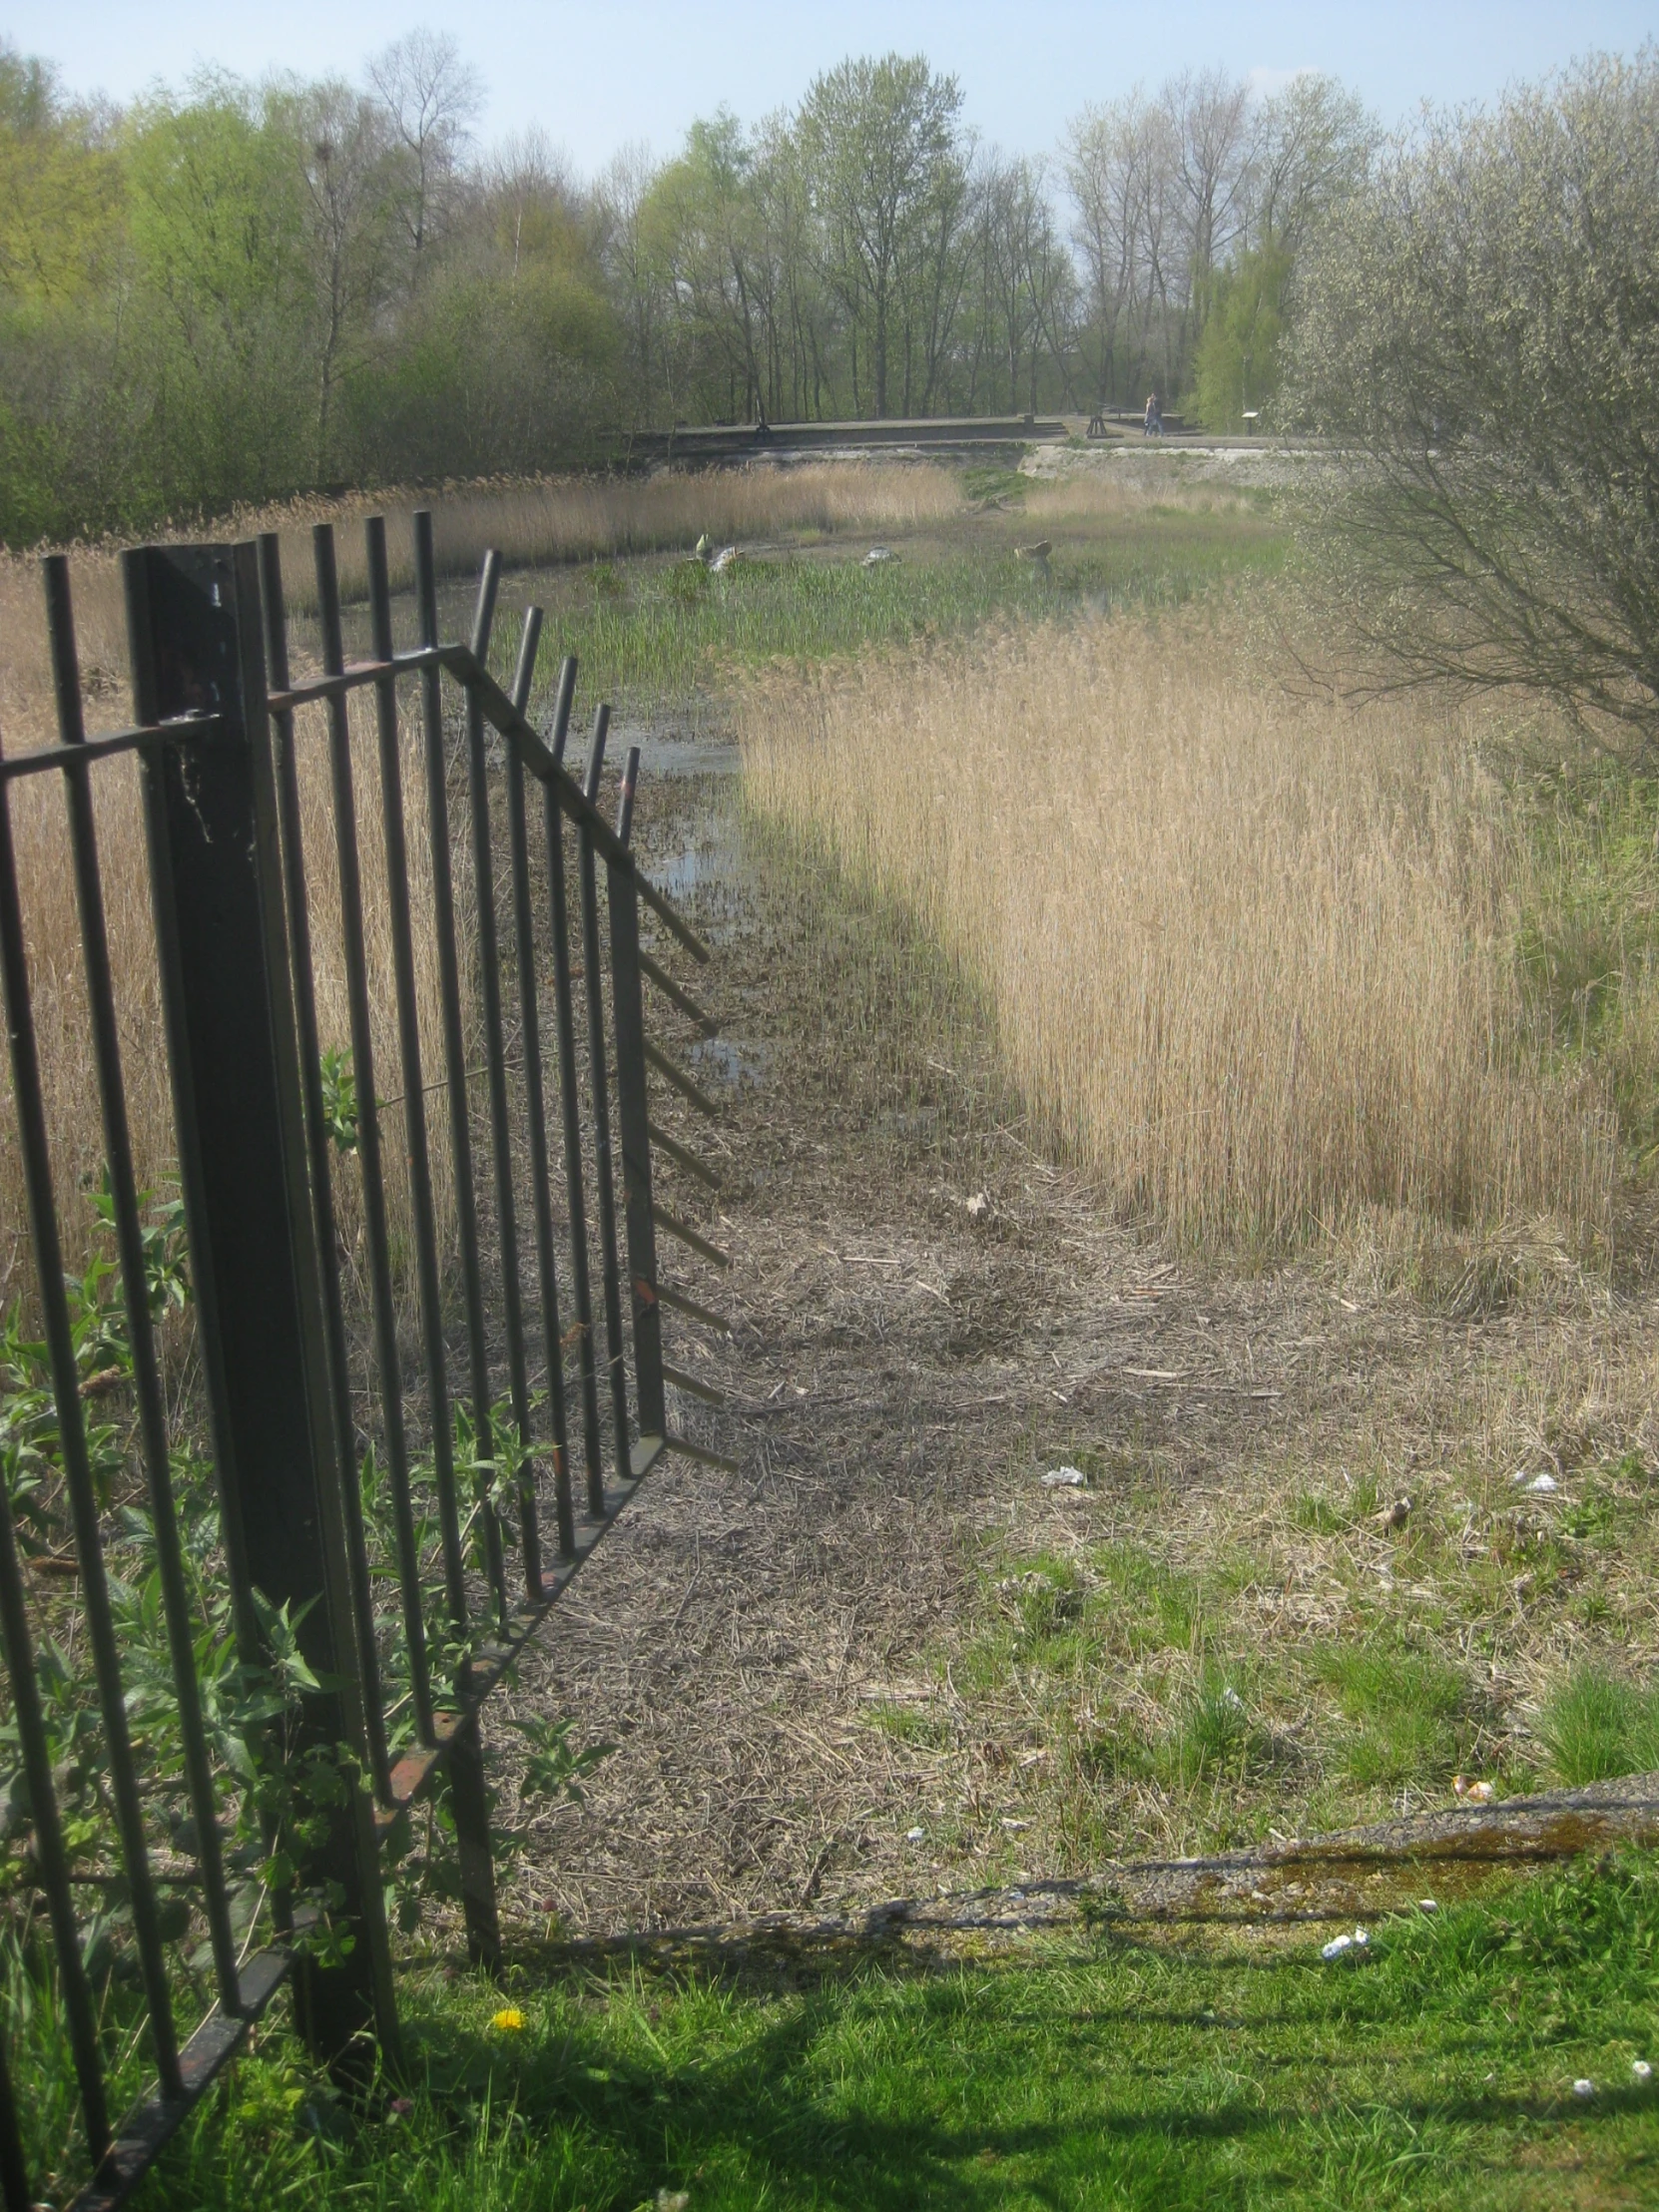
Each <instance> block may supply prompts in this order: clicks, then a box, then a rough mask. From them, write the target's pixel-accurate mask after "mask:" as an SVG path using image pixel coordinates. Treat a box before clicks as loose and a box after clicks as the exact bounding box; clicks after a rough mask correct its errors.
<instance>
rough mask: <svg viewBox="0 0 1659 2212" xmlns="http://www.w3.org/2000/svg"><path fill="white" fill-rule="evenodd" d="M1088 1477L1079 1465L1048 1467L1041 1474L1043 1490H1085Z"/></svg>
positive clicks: (1087, 1484)
mask: <svg viewBox="0 0 1659 2212" xmlns="http://www.w3.org/2000/svg"><path fill="white" fill-rule="evenodd" d="M1088 1486H1089V1478H1088V1476H1087V1475H1086V1474H1085V1473H1084V1472H1083V1470H1082V1468H1081V1467H1050V1468H1049V1470H1048V1472H1047V1473H1046V1474H1045V1475H1044V1476H1043V1488H1044V1489H1045V1490H1086V1489H1087V1488H1088Z"/></svg>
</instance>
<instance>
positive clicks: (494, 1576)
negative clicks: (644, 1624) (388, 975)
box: [377, 507, 507, 1966]
mask: <svg viewBox="0 0 1659 2212" xmlns="http://www.w3.org/2000/svg"><path fill="white" fill-rule="evenodd" d="M414 559H415V600H416V606H417V610H418V615H419V621H420V642H421V644H422V645H423V646H435V645H436V644H437V642H438V591H437V568H436V564H435V562H434V560H433V558H432V517H431V513H430V511H429V510H428V509H427V508H424V507H423V508H420V509H419V510H418V511H417V512H416V514H415V517H414ZM377 596H378V597H379V598H380V599H381V601H382V602H383V604H384V605H385V607H386V608H387V610H388V613H387V619H386V634H387V638H388V642H389V635H390V618H389V608H390V598H389V595H388V594H386V593H385V592H384V590H383V587H377ZM490 611H491V610H490V609H489V608H488V607H485V606H480V609H479V614H480V618H481V620H480V623H478V624H476V625H475V626H474V634H475V635H476V633H477V630H478V629H479V628H481V629H482V630H483V632H484V637H485V642H486V643H487V642H488V628H489V625H488V616H489V613H490ZM421 719H422V726H423V727H422V735H423V738H424V743H425V756H426V807H427V817H428V821H427V827H428V830H429V831H430V833H431V842H432V887H433V903H434V907H435V912H434V916H433V926H434V929H435V932H436V936H437V944H438V970H439V979H440V986H441V991H442V998H443V1030H444V1056H445V1059H446V1061H447V1063H448V1065H447V1076H448V1090H449V1126H450V1136H451V1140H452V1144H453V1149H454V1158H455V1180H456V1190H455V1200H456V1208H457V1213H458V1217H459V1222H460V1230H461V1273H462V1284H463V1289H464V1291H465V1296H466V1310H467V1344H468V1349H469V1351H470V1354H471V1362H472V1390H473V1405H474V1408H475V1418H476V1409H477V1408H478V1407H479V1406H480V1405H481V1406H482V1408H483V1415H484V1420H483V1425H482V1427H481V1428H479V1429H478V1431H477V1437H476V1448H477V1450H478V1452H479V1454H480V1455H486V1454H487V1453H488V1451H489V1449H490V1430H489V1367H488V1361H487V1358H486V1354H485V1346H484V1335H483V1328H484V1318H483V1292H482V1288H481V1285H480V1282H479V1275H478V1221H477V1214H476V1211H475V1206H474V1199H473V1189H472V1143H471V1137H470V1134H469V1131H468V1125H467V1104H466V1065H465V1061H464V1059H463V1058H462V1051H463V1043H462V1036H461V993H460V980H459V974H458V971H457V963H456V957H455V903H454V888H453V882H452V878H451V874H450V866H449V802H448V794H447V791H446V789H445V784H444V759H443V691H442V685H441V680H440V678H439V675H438V671H437V669H436V667H435V666H434V667H432V668H430V669H428V670H426V671H425V672H424V673H423V676H422V680H421ZM477 1510H478V1512H479V1513H480V1514H481V1515H482V1519H483V1528H484V1557H485V1562H486V1564H487V1566H488V1569H489V1573H490V1584H491V1588H492V1589H493V1591H494V1593H495V1601H496V1604H497V1606H498V1607H499V1608H500V1610H501V1612H502V1613H503V1614H504V1613H505V1612H506V1609H507V1591H506V1580H505V1577H504V1575H503V1572H502V1564H501V1536H500V1531H499V1530H498V1529H497V1527H496V1525H495V1508H494V1506H493V1505H492V1504H491V1503H490V1501H489V1499H488V1497H487V1496H486V1497H483V1498H480V1499H479V1501H478V1506H477ZM467 1671H468V1670H466V1669H465V1668H463V1670H462V1687H463V1689H464V1687H465V1682H466V1678H467ZM449 1794H450V1804H451V1806H452V1808H453V1810H454V1815H455V1847H456V1852H457V1855H458V1857H459V1859H460V1868H461V1905H462V1911H463V1912H464V1914H465V1916H466V1934H467V1947H468V1949H469V1951H470V1953H471V1955H472V1958H473V1960H474V1961H475V1963H477V1964H480V1965H487V1966H493V1965H494V1964H495V1963H496V1961H497V1960H498V1959H499V1958H500V1956H501V1927H500V1922H499V1920H498V1918H497V1914H496V1905H495V1862H494V1859H493V1856H492V1854H491V1851H490V1823H489V1795H488V1792H487V1790H486V1788H485V1784H484V1758H483V1750H482V1747H481V1746H480V1744H479V1741H478V1729H477V1725H476V1722H473V1723H470V1724H468V1725H463V1726H462V1727H461V1728H460V1730H459V1731H458V1732H457V1734H456V1736H455V1738H454V1740H453V1742H452V1744H451V1746H450V1752H449Z"/></svg>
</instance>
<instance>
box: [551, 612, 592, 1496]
mask: <svg viewBox="0 0 1659 2212" xmlns="http://www.w3.org/2000/svg"><path fill="white" fill-rule="evenodd" d="M575 696H576V662H575V659H574V658H573V657H572V656H570V655H567V656H566V657H565V661H564V663H563V665H562V667H561V668H560V670H559V699H558V706H557V708H556V709H555V712H554V717H553V737H552V753H553V760H554V763H555V765H556V766H557V765H560V764H562V763H563V760H564V752H565V740H566V738H567V737H568V736H569V733H570V710H571V705H572V703H573V701H574V699H575ZM542 813H543V828H544V830H545V833H546V839H547V895H548V909H549V914H550V917H551V920H552V925H553V1005H554V1026H555V1028H556V1029H557V1032H558V1042H559V1096H560V1102H561V1105H562V1108H563V1113H564V1153H565V1208H566V1211H567V1212H568V1213H569V1215H570V1296H571V1304H572V1305H573V1307H574V1308H575V1310H576V1361H577V1372H578V1374H579V1375H580V1377H581V1383H582V1450H583V1458H584V1461H585V1463H586V1466H587V1472H588V1511H589V1512H590V1513H596V1514H597V1513H603V1512H604V1510H605V1464H604V1458H603V1455H602V1452H601V1447H600V1442H599V1367H598V1362H597V1360H596V1358H595V1355H594V1344H593V1294H592V1292H591V1290H590V1288H589V1284H588V1218H587V1206H586V1203H585V1200H584V1198H583V1192H582V1107H581V1099H580V1095H579V1093H578V1090H577V1080H576V999H575V992H574V981H575V978H574V977H573V976H572V974H571V969H570V918H569V908H568V901H567V897H566V891H565V828H564V813H563V810H562V809H561V807H560V805H559V801H558V797H557V795H556V793H555V792H554V790H553V787H552V785H551V784H548V785H544V786H543V789H542Z"/></svg>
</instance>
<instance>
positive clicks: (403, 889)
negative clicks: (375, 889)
mask: <svg viewBox="0 0 1659 2212" xmlns="http://www.w3.org/2000/svg"><path fill="white" fill-rule="evenodd" d="M366 537H367V545H368V590H369V612H370V621H371V623H372V625H373V631H374V636H375V638H376V640H378V641H379V643H380V644H383V645H384V648H385V654H384V656H383V657H385V658H389V657H390V653H391V587H390V583H389V580H388V577H387V571H386V530H385V524H384V522H383V521H382V520H381V518H380V517H379V516H378V515H373V516H370V518H369V520H368V523H367V525H366ZM376 650H378V646H377V647H376ZM431 680H432V682H433V683H434V684H435V683H436V682H437V675H436V672H435V671H433V672H432V678H431ZM386 688H387V692H388V694H389V697H387V698H381V697H380V694H379V687H378V686H377V687H376V704H377V706H378V709H379V717H378V735H379V741H380V811H381V826H382V831H383V835H384V839H385V854H386V905H387V918H388V921H389V924H390V928H391V966H392V982H393V989H394V992H395V995H396V999H397V1043H398V1060H399V1064H400V1066H401V1069H402V1075H403V1136H404V1157H405V1159H406V1160H407V1162H408V1168H409V1209H410V1212H411V1213H412V1214H413V1216H414V1243H415V1273H416V1275H417V1277H418V1279H419V1286H420V1326H421V1344H422V1353H423V1358H424V1364H425V1369H426V1403H427V1408H428V1413H429V1416H430V1419H431V1423H432V1473H433V1479H434V1481H435V1483H436V1486H437V1493H438V1534H439V1541H440V1544H441V1546H442V1551H443V1581H444V1595H445V1598H446V1600H447V1603H448V1607H449V1621H450V1627H451V1629H452V1630H453V1632H454V1635H455V1639H456V1641H457V1642H458V1643H460V1644H463V1645H464V1644H465V1642H466V1640H467V1636H468V1633H469V1629H468V1607H467V1601H466V1566H465V1562H464V1560H463V1558H462V1555H461V1520H460V1508H459V1505H458V1504H457V1501H456V1495H455V1430H454V1422H453V1419H452V1417H451V1413H450V1404H449V1366H448V1361H449V1355H448V1350H447V1348H446V1346H445V1344H444V1336H443V1281H442V1276H441V1273H440V1271H439V1266H438V1232H437V1211H436V1208H435V1206H434V1204H433V1200H432V1162H431V1154H430V1151H429V1150H428V1146H427V1133H426V1083H425V1077H424V1074H423V1072H422V1065H421V1051H420V1001H419V995H418V992H417V990H416V985H415V964H414V940H413V932H412V927H411V923H410V914H411V911H412V908H411V903H410V897H409V848H408V832H407V830H406V827H405V824H404V820H403V765H402V757H401V753H400V749H399V745H398V732H397V687H396V682H395V679H390V678H388V679H387V680H386ZM441 711H442V710H441V702H440V707H439V712H440V714H441ZM431 1740H432V1739H431V1738H430V1737H428V1738H427V1741H428V1742H430V1741H431Z"/></svg>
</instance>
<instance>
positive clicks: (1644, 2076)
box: [1630, 2058, 1653, 2081]
mask: <svg viewBox="0 0 1659 2212" xmlns="http://www.w3.org/2000/svg"><path fill="white" fill-rule="evenodd" d="M1630 2071H1631V2072H1632V2073H1633V2074H1634V2075H1635V2077H1636V2079H1637V2080H1638V2081H1651V2080H1652V2079H1653V2068H1652V2067H1651V2066H1650V2065H1649V2064H1648V2062H1647V2060H1646V2059H1645V2058H1633V2059H1632V2060H1631V2061H1630Z"/></svg>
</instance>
